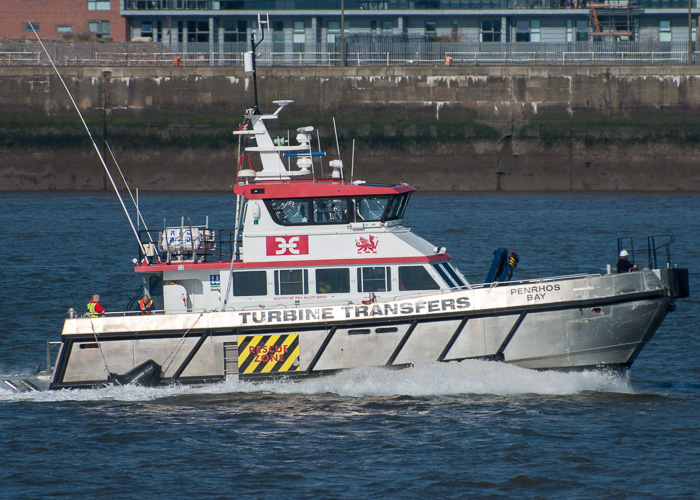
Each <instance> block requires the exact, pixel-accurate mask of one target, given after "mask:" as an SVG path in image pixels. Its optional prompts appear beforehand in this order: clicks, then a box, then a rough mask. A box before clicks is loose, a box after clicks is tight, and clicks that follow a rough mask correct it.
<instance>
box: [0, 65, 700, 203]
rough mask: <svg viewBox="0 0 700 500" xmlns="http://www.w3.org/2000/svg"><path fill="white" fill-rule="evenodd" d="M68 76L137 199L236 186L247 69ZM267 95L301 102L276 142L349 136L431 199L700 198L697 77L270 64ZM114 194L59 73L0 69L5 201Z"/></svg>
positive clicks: (345, 143)
mask: <svg viewBox="0 0 700 500" xmlns="http://www.w3.org/2000/svg"><path fill="white" fill-rule="evenodd" d="M59 70H60V72H61V74H62V75H63V77H64V80H65V82H66V84H67V86H68V87H69V89H70V91H71V93H72V95H73V97H74V99H75V101H76V103H77V104H78V106H79V107H80V109H81V111H82V112H83V114H84V116H85V119H86V121H87V123H88V125H89V127H90V130H91V132H92V136H93V138H94V139H95V143H96V144H97V148H98V149H99V150H100V152H101V153H103V156H104V157H105V160H106V161H107V164H108V165H109V166H110V168H112V169H114V161H113V160H112V157H111V154H110V153H109V151H108V149H107V148H106V146H105V142H104V140H103V139H104V138H106V139H107V142H108V144H109V146H110V147H111V150H112V151H113V153H114V157H115V158H116V161H117V162H118V164H119V166H120V167H121V169H122V171H123V172H124V174H125V176H126V178H127V180H128V181H129V184H130V186H131V187H135V188H139V189H143V190H183V189H187V190H191V189H194V190H222V189H228V188H229V186H231V185H232V184H233V183H234V182H235V179H236V169H237V162H238V157H239V153H238V148H239V144H238V140H237V139H236V138H235V137H234V136H232V134H231V131H232V130H233V129H235V128H236V126H237V125H238V124H239V123H240V122H241V121H242V110H244V109H245V108H248V107H251V106H252V105H253V102H254V97H253V81H252V79H251V77H250V75H247V74H245V73H243V71H242V69H240V68H186V67H178V68H130V67H115V68H76V67H65V68H59ZM257 86H258V93H259V105H260V109H261V110H262V111H263V112H273V111H274V110H275V106H274V105H273V104H272V101H274V100H278V99H291V100H294V101H295V104H293V105H292V106H290V107H288V108H287V109H286V110H285V111H284V112H283V114H282V116H281V117H280V119H279V120H278V122H277V123H275V122H268V123H269V124H270V129H271V130H272V131H273V133H274V134H275V135H279V136H280V137H286V136H288V135H290V134H291V136H292V138H293V136H294V128H296V127H298V126H303V125H314V126H315V127H316V128H317V130H318V138H317V140H318V141H319V142H320V143H321V146H322V148H323V149H325V150H326V151H328V153H329V155H330V157H331V158H333V157H335V156H336V138H335V130H336V129H337V133H338V142H339V144H340V152H341V154H342V158H343V160H344V161H345V164H346V166H347V167H348V170H350V166H351V162H352V158H353V157H354V164H353V166H352V169H353V174H354V177H355V178H363V179H367V180H372V181H377V182H407V183H409V184H412V185H414V186H416V187H418V188H420V189H422V190H459V191H472V190H477V191H484V190H503V191H533V190H553V191H568V190H574V191H592V190H648V191H700V167H698V165H697V163H698V153H699V152H700V72H699V71H698V70H697V69H696V68H695V67H693V66H681V67H615V68H604V67H603V68H600V67H499V68H495V67H433V68H425V67H348V68H318V67H315V68H301V67H299V68H286V67H285V68H260V69H259V73H258V81H257ZM334 119H335V127H334V124H333V120H334ZM290 130H291V132H290ZM326 161H327V160H326ZM115 176H116V177H119V176H118V174H116V173H115ZM106 187H107V179H106V176H105V173H104V169H103V167H102V164H101V162H100V160H99V157H98V155H97V153H96V152H95V149H94V147H93V145H92V143H91V142H90V140H89V138H88V136H87V134H86V133H85V130H84V129H83V126H82V123H81V121H80V119H79V117H78V115H77V114H76V113H75V110H74V109H73V108H72V103H71V101H70V98H69V96H68V94H67V93H66V91H65V89H64V88H63V85H62V83H61V81H60V80H59V78H58V77H57V76H56V75H55V73H54V72H53V69H52V68H45V67H36V68H14V67H3V68H0V190H50V189H55V190H73V189H78V190H80V189H93V190H95V189H105V188H106Z"/></svg>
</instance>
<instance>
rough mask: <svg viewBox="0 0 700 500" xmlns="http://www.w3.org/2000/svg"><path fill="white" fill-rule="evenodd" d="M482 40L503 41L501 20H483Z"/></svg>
mask: <svg viewBox="0 0 700 500" xmlns="http://www.w3.org/2000/svg"><path fill="white" fill-rule="evenodd" d="M481 41H482V42H500V41H501V21H500V20H496V21H481Z"/></svg>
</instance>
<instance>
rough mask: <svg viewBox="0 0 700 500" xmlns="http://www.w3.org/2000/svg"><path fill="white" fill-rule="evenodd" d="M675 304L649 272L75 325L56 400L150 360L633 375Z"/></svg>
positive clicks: (322, 370)
mask: <svg viewBox="0 0 700 500" xmlns="http://www.w3.org/2000/svg"><path fill="white" fill-rule="evenodd" d="M673 302H674V297H673V296H672V294H670V293H669V290H668V287H667V285H666V284H665V283H664V281H663V280H662V279H660V277H659V275H658V274H655V273H654V272H651V271H644V272H638V273H630V274H629V275H606V276H599V275H596V276H585V277H580V278H569V279H561V280H546V281H538V282H520V283H512V284H511V283H508V284H499V285H498V286H492V287H482V288H475V289H470V290H461V291H458V292H452V293H448V294H440V295H429V296H422V297H414V298H410V299H409V298H406V299H402V300H396V301H388V302H384V303H382V302H377V303H372V304H348V305H336V306H332V305H328V306H323V305H317V306H310V307H300V308H298V309H284V310H282V309H280V310H274V309H268V310H256V311H231V312H202V313H189V314H177V315H149V316H125V317H121V318H80V319H69V320H66V324H65V327H64V332H63V336H62V341H63V344H62V347H61V350H60V352H59V355H58V359H57V363H56V370H55V374H54V378H53V382H52V384H51V388H52V389H60V388H68V387H89V386H95V385H103V384H106V383H109V381H110V380H112V379H113V378H114V376H115V375H118V374H124V373H127V372H129V371H130V370H132V369H134V367H136V366H138V365H139V364H141V363H144V362H146V361H148V360H153V361H154V362H155V363H157V364H158V365H160V366H161V367H162V372H161V373H160V376H159V377H157V379H156V380H157V382H156V383H159V384H167V383H173V382H179V383H206V382H215V381H220V380H224V379H226V378H236V379H242V380H260V379H269V378H281V377H288V378H298V377H309V376H319V375H326V374H329V373H334V372H337V371H339V370H347V369H352V368H356V367H361V366H384V367H389V368H393V367H405V366H410V365H412V364H415V363H420V362H427V361H461V360H466V359H488V360H494V361H503V362H507V363H513V364H516V365H518V366H522V367H526V368H533V369H588V368H612V369H618V368H628V367H629V366H631V365H632V363H633V362H634V360H635V359H636V357H637V356H638V354H639V352H640V351H641V350H642V348H643V347H644V345H645V344H646V343H647V342H648V341H649V340H650V339H651V338H652V337H653V335H654V333H655V332H656V330H657V329H658V327H659V325H660V324H661V322H662V321H663V319H664V317H665V316H666V314H667V312H668V311H669V310H672V309H673Z"/></svg>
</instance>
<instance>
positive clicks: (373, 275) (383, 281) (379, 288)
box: [357, 267, 391, 292]
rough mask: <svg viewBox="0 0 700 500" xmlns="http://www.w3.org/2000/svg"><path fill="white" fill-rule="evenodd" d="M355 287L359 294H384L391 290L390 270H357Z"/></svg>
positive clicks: (386, 268) (377, 268) (373, 268)
mask: <svg viewBox="0 0 700 500" xmlns="http://www.w3.org/2000/svg"><path fill="white" fill-rule="evenodd" d="M357 286H358V288H359V291H360V292H386V291H387V290H391V268H388V267H361V268H358V270H357Z"/></svg>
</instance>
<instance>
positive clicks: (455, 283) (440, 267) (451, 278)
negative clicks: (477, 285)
mask: <svg viewBox="0 0 700 500" xmlns="http://www.w3.org/2000/svg"><path fill="white" fill-rule="evenodd" d="M433 269H435V270H436V271H437V273H438V274H439V275H440V277H441V278H442V279H443V281H444V282H445V283H447V285H448V286H449V287H450V288H461V287H465V286H467V284H466V283H465V282H464V279H463V278H462V277H461V276H460V274H459V273H458V272H457V270H456V269H455V268H454V267H452V264H450V263H449V262H441V263H440V264H433Z"/></svg>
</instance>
